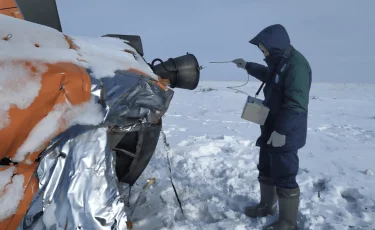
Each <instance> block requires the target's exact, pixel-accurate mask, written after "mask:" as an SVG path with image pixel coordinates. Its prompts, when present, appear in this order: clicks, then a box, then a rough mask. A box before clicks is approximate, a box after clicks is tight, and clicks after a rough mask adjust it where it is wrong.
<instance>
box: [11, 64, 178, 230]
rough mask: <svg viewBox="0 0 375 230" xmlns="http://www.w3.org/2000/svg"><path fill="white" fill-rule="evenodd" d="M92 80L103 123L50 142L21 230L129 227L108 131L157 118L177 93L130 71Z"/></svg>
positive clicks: (73, 130) (78, 128) (71, 130)
mask: <svg viewBox="0 0 375 230" xmlns="http://www.w3.org/2000/svg"><path fill="white" fill-rule="evenodd" d="M88 72H89V73H90V71H89V70H88ZM91 80H92V89H91V92H92V96H93V98H94V99H95V101H96V102H97V103H100V104H101V106H102V108H103V114H104V116H103V122H102V123H101V124H99V125H97V126H83V125H75V126H73V127H71V128H69V129H68V130H67V131H65V132H64V133H62V134H60V135H59V136H57V137H56V138H55V139H53V140H52V141H51V142H50V145H49V146H48V147H47V149H46V150H45V151H44V152H43V153H42V154H41V160H40V164H39V167H38V170H37V176H38V179H39V189H38V192H37V194H36V196H35V197H34V199H33V202H32V204H31V205H30V207H29V210H28V212H27V213H26V215H25V217H24V219H23V222H22V223H21V224H20V226H19V228H18V229H19V230H26V229H33V230H34V229H38V230H43V229H64V230H65V229H66V230H71V229H83V230H86V229H87V230H97V229H98V230H106V229H108V230H109V229H111V230H116V229H119V230H123V229H127V227H126V221H127V215H126V213H125V201H124V200H123V197H122V194H121V193H120V190H119V182H118V180H117V177H116V173H115V156H116V155H115V153H114V152H113V151H112V150H111V149H110V147H109V146H110V144H109V142H110V141H109V140H108V133H109V129H110V127H118V128H120V129H122V130H126V131H132V130H133V129H137V128H138V129H139V128H140V127H142V126H144V125H146V126H147V125H150V124H151V123H155V122H157V121H158V120H159V119H160V118H161V117H162V116H163V115H164V113H165V112H166V111H167V109H168V107H169V103H170V101H171V99H172V97H173V91H172V90H171V89H167V90H163V89H161V88H160V87H159V86H157V85H156V84H155V82H154V81H152V80H151V79H150V78H148V77H144V76H140V75H138V74H136V73H133V72H130V71H118V72H116V74H115V76H114V77H109V78H101V79H95V78H92V79H91Z"/></svg>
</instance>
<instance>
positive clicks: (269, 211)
mask: <svg viewBox="0 0 375 230" xmlns="http://www.w3.org/2000/svg"><path fill="white" fill-rule="evenodd" d="M259 184H260V202H259V204H257V205H254V206H248V207H246V209H245V215H246V216H248V217H251V218H257V217H264V216H269V215H270V216H273V215H275V214H276V212H277V196H276V187H275V186H273V185H272V179H271V178H268V177H259Z"/></svg>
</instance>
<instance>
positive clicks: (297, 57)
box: [233, 24, 312, 230]
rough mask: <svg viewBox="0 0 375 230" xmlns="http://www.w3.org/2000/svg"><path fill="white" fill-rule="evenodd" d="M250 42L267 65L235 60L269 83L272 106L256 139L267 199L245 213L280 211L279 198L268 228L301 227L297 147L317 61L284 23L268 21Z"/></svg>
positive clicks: (304, 130) (302, 134)
mask: <svg viewBox="0 0 375 230" xmlns="http://www.w3.org/2000/svg"><path fill="white" fill-rule="evenodd" d="M250 43H251V44H253V45H255V46H257V47H258V48H259V49H260V50H261V51H262V52H263V54H264V56H265V59H264V61H265V62H266V63H267V66H264V65H261V64H257V63H254V62H246V61H245V60H244V59H242V58H238V59H236V60H234V61H233V62H234V63H236V65H237V66H238V67H239V68H243V69H245V70H246V71H247V72H248V73H249V74H250V75H251V76H253V77H255V78H257V79H258V80H260V81H262V82H263V83H264V89H263V93H264V104H265V105H266V106H267V107H268V108H269V109H270V112H269V114H268V117H267V119H266V122H265V124H264V125H263V126H261V135H260V137H259V138H258V140H257V143H256V144H257V146H259V147H260V152H259V164H258V170H259V176H258V180H259V183H260V193H261V194H260V195H261V199H260V202H259V204H257V205H255V206H249V207H247V208H246V210H245V214H246V215H247V216H249V217H253V218H255V217H264V216H267V215H275V214H276V210H277V209H276V207H277V204H279V219H278V220H277V221H276V222H274V223H272V224H271V225H269V226H266V227H265V229H274V230H281V229H282V230H286V229H288V230H289V229H296V228H297V214H298V206H299V196H300V189H299V185H298V184H297V181H296V176H297V173H298V169H299V158H298V155H297V153H298V150H299V149H301V148H302V147H304V146H305V144H306V136H307V118H308V104H309V93H310V87H311V80H312V72H311V67H310V65H309V62H308V61H307V60H306V58H305V57H304V56H303V55H302V54H301V53H300V52H299V51H298V50H297V49H295V48H294V47H293V46H292V45H291V43H290V39H289V35H288V33H287V31H286V29H285V28H284V27H283V26H282V25H280V24H276V25H271V26H268V27H266V28H265V29H263V30H262V31H261V32H260V33H259V34H258V35H256V36H255V37H254V38H253V39H251V40H250Z"/></svg>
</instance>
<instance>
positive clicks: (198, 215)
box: [131, 82, 375, 230]
mask: <svg viewBox="0 0 375 230" xmlns="http://www.w3.org/2000/svg"><path fill="white" fill-rule="evenodd" d="M238 84H241V82H201V83H200V86H199V87H198V88H197V89H196V90H195V91H185V90H178V89H177V90H176V94H175V98H174V100H173V101H172V104H171V106H170V109H169V111H168V113H167V114H166V116H165V118H164V131H165V133H166V134H167V139H168V142H169V143H170V145H171V148H172V150H171V155H170V156H171V162H172V170H173V181H174V183H175V185H176V188H177V190H178V194H179V197H180V199H181V202H182V205H183V210H184V213H185V216H186V219H185V218H184V217H183V216H182V215H181V211H180V210H179V207H178V203H177V200H176V198H175V196H174V192H173V188H172V186H171V184H170V181H169V177H168V173H169V171H168V165H167V158H166V152H165V151H164V147H163V142H162V139H161V140H160V141H159V145H158V147H157V151H156V153H155V155H154V156H153V158H152V160H151V161H150V164H149V165H148V167H147V168H146V170H145V171H144V173H143V174H142V176H141V177H140V179H139V180H138V182H137V185H136V186H135V188H134V189H133V190H134V191H135V192H134V193H133V195H132V197H131V204H133V203H134V201H135V199H136V191H137V190H138V191H139V189H140V186H143V184H144V182H145V181H146V180H147V179H148V178H150V177H155V178H156V183H155V184H154V185H153V186H152V188H151V189H150V190H148V192H147V197H146V199H145V200H143V201H142V203H141V205H140V206H139V209H138V210H137V212H136V214H135V216H134V221H135V223H134V227H135V228H134V229H137V230H140V229H148V230H149V229H189V230H193V229H205V230H206V229H215V230H216V229H235V230H243V229H260V227H261V225H263V224H265V223H268V222H270V221H272V220H273V219H274V218H275V217H268V218H260V219H255V220H252V219H249V218H247V217H246V216H245V215H244V214H243V213H242V211H243V209H244V207H245V206H246V205H248V204H254V203H256V202H257V201H258V200H259V187H258V183H257V174H258V172H257V168H256V165H257V162H258V147H256V146H255V140H256V138H257V136H258V135H259V133H260V130H259V127H258V126H257V125H255V124H252V123H250V122H247V121H245V120H242V119H241V117H240V116H241V112H242V108H243V104H244V102H245V100H246V95H244V94H241V93H235V92H233V91H232V90H229V89H227V88H226V86H233V85H238ZM259 85H260V83H249V84H248V85H247V86H245V87H242V88H241V90H243V91H246V92H247V93H249V94H251V95H253V94H255V92H256V90H257V88H258V87H259ZM310 98H311V100H310V106H309V108H310V115H309V124H308V127H309V132H308V143H307V145H306V146H305V147H304V148H303V149H301V150H300V153H299V156H300V171H299V174H298V178H297V179H298V182H299V184H300V186H301V192H302V197H301V205H300V212H299V219H298V222H299V227H300V228H301V229H316V230H318V229H327V230H328V229H340V230H344V229H375V176H374V172H375V156H374V153H375V109H374V108H375V101H374V99H375V85H366V84H328V83H327V84H326V83H313V85H312V89H311V95H310Z"/></svg>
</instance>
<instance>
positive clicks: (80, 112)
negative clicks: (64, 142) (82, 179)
mask: <svg viewBox="0 0 375 230" xmlns="http://www.w3.org/2000/svg"><path fill="white" fill-rule="evenodd" d="M103 117H104V114H103V111H102V110H101V107H100V105H99V104H96V103H95V102H94V101H90V102H86V103H84V104H82V105H76V106H72V105H71V104H70V103H69V102H68V101H67V102H66V103H64V104H58V105H56V106H55V107H54V109H53V110H52V111H51V112H50V113H48V115H47V116H46V117H45V118H43V119H42V120H41V121H40V122H39V123H38V124H37V125H36V126H35V127H34V128H33V130H32V131H31V132H30V134H29V136H28V137H27V139H26V141H25V142H24V143H23V144H22V146H21V147H20V148H19V149H18V150H17V153H16V155H15V156H14V157H13V160H14V161H16V162H21V161H23V160H24V159H25V157H26V156H27V154H28V153H33V152H36V151H39V150H41V149H40V148H41V147H42V145H43V144H44V143H46V142H47V141H49V140H50V139H52V138H53V137H55V135H56V134H57V132H58V129H59V128H60V127H61V125H62V124H64V125H65V127H64V128H65V129H67V128H69V127H71V126H73V125H75V124H80V125H98V124H100V122H102V121H103Z"/></svg>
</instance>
